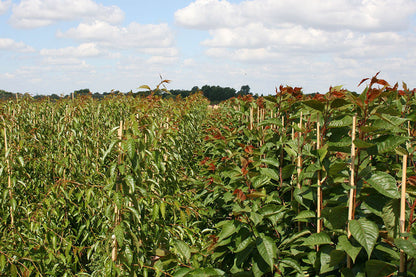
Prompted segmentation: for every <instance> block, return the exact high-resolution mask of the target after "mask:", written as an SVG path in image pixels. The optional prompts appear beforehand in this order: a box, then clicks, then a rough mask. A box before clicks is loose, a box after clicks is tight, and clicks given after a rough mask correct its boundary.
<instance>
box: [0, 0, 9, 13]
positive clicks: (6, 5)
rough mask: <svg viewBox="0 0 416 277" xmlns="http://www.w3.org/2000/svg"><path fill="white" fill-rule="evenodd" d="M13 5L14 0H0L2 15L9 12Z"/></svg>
mask: <svg viewBox="0 0 416 277" xmlns="http://www.w3.org/2000/svg"><path fill="white" fill-rule="evenodd" d="M11 5H12V0H5V1H2V0H0V15H2V14H4V13H5V12H7V11H8V10H9V8H10V6H11Z"/></svg>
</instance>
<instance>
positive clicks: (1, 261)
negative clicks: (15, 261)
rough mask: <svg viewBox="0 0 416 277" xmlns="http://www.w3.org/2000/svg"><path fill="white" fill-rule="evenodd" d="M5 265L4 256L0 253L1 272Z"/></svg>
mask: <svg viewBox="0 0 416 277" xmlns="http://www.w3.org/2000/svg"><path fill="white" fill-rule="evenodd" d="M5 267H6V256H4V255H3V254H1V255H0V272H2V271H3V270H4V268H5Z"/></svg>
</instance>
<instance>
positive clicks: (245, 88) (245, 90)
mask: <svg viewBox="0 0 416 277" xmlns="http://www.w3.org/2000/svg"><path fill="white" fill-rule="evenodd" d="M247 94H250V87H249V86H248V85H245V86H241V88H240V90H239V91H238V92H237V95H241V96H244V95H247Z"/></svg>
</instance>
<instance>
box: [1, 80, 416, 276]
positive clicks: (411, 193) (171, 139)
mask: <svg viewBox="0 0 416 277" xmlns="http://www.w3.org/2000/svg"><path fill="white" fill-rule="evenodd" d="M369 80H370V85H369V86H368V87H367V88H365V89H364V91H363V93H362V94H361V95H357V94H355V93H351V92H348V91H346V90H343V89H342V88H341V87H334V88H331V89H330V91H329V92H328V93H326V94H325V95H323V94H315V95H313V96H305V95H303V94H302V91H301V89H300V88H291V87H283V86H281V87H280V88H279V89H278V90H277V91H276V96H270V97H267V98H258V99H254V98H253V97H252V96H251V95H250V94H246V93H242V95H241V97H239V98H235V99H232V100H230V101H227V102H224V103H223V104H221V105H219V106H218V107H217V108H215V109H214V108H210V107H208V101H207V100H206V99H205V98H203V97H202V95H201V94H194V95H191V96H189V97H187V98H186V99H180V98H177V99H174V97H166V98H163V97H161V96H158V95H157V94H159V93H162V91H163V88H162V87H161V88H159V89H156V90H151V89H150V88H148V87H146V88H145V89H148V90H149V93H148V95H146V97H138V98H135V97H134V96H133V95H132V94H130V95H122V94H118V95H116V94H113V95H109V96H108V97H106V98H104V99H102V100H100V101H97V100H95V99H93V98H92V97H91V96H89V95H85V96H84V97H75V99H73V100H72V99H61V100H57V101H50V99H48V98H45V99H43V100H39V101H34V100H33V99H31V98H29V97H25V98H18V99H16V100H9V101H5V102H2V103H1V107H0V108H1V112H2V119H1V120H2V121H1V122H2V126H1V127H2V136H1V138H0V176H1V178H2V180H4V181H3V183H2V186H1V191H0V192H1V193H0V221H1V224H0V233H1V234H2V240H1V243H0V275H5V276H316V275H321V276H339V275H341V276H385V275H390V274H396V273H397V270H398V266H399V263H400V251H403V253H405V254H406V255H407V271H408V274H409V275H414V274H416V265H415V264H416V263H415V261H416V256H415V255H416V254H415V251H414V249H415V245H416V244H415V241H416V236H415V235H416V228H415V219H414V218H415V215H414V210H415V206H416V202H415V196H416V193H415V189H414V180H415V179H416V177H415V176H414V173H413V172H414V171H415V162H414V152H415V140H414V128H415V120H416V116H415V114H416V102H415V98H414V91H410V90H408V89H407V87H406V88H404V89H403V90H397V87H390V86H388V85H387V84H386V82H385V81H384V80H380V79H378V78H377V75H376V76H375V77H373V78H372V79H369ZM162 82H163V81H162ZM160 85H163V83H161V84H160ZM376 86H381V87H379V88H377V87H376ZM143 88H144V87H143ZM206 89H211V92H212V93H214V91H215V88H212V87H207V88H206ZM196 90H198V88H195V91H196ZM243 90H244V91H245V92H247V90H249V88H248V87H244V88H242V91H243ZM233 93H235V91H234V92H233ZM214 94H215V93H214ZM251 116H253V119H252V120H251V119H250V117H251ZM353 116H357V130H356V131H357V136H356V139H355V141H354V143H355V145H356V148H357V149H356V150H357V152H356V157H355V164H354V176H355V180H354V181H355V182H354V184H355V185H354V186H353V187H352V188H353V189H354V190H355V201H354V203H353V206H352V209H351V210H352V211H353V217H352V218H353V219H352V220H348V218H349V205H350V204H349V201H348V199H349V192H350V190H351V186H350V183H349V181H350V176H351V169H350V166H351V164H350V163H351V155H350V151H351V146H352V141H351V125H352V119H353ZM318 120H319V123H320V133H319V136H318V134H317V121H318ZM120 122H122V124H120ZM250 122H252V123H253V124H252V125H250ZM120 126H121V129H120ZM318 137H319V138H320V142H319V144H320V148H319V149H317V139H318ZM6 140H7V142H6ZM6 148H7V149H6ZM404 154H408V155H409V163H408V166H409V167H408V171H407V175H408V179H409V182H408V190H407V192H406V194H405V197H406V199H405V200H406V207H405V208H406V214H405V222H404V227H405V233H401V232H400V228H399V227H400V224H401V222H400V199H401V194H400V190H401V188H402V186H400V184H401V176H402V169H401V161H402V155H404ZM318 180H319V188H320V189H321V191H320V193H318ZM318 195H321V196H322V199H321V201H322V203H320V202H319V201H320V199H319V196H318ZM318 204H319V205H318ZM318 206H319V207H321V210H318ZM350 216H351V214H350ZM318 222H320V223H322V228H321V229H320V231H319V232H317V224H319V223H318ZM348 226H349V231H350V233H351V235H349V233H348V231H347V230H348Z"/></svg>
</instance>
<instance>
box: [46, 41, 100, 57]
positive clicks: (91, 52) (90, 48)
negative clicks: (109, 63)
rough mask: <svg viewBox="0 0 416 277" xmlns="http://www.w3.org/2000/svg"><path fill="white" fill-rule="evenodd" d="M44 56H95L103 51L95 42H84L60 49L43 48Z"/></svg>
mask: <svg viewBox="0 0 416 277" xmlns="http://www.w3.org/2000/svg"><path fill="white" fill-rule="evenodd" d="M40 54H41V55H42V56H52V57H95V56H99V55H102V54H103V52H102V51H101V50H99V49H98V48H97V46H96V45H95V43H83V44H81V45H79V46H78V47H72V46H71V47H66V48H60V49H42V50H40Z"/></svg>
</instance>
